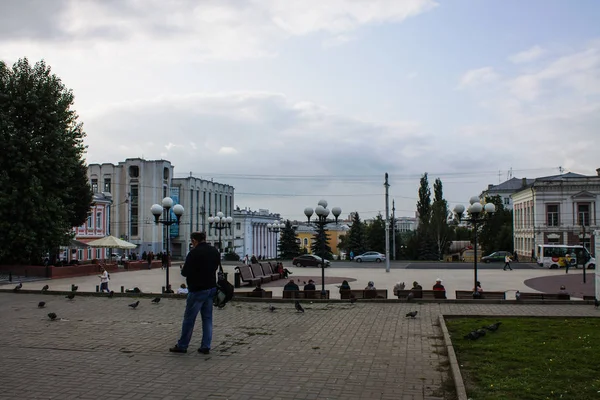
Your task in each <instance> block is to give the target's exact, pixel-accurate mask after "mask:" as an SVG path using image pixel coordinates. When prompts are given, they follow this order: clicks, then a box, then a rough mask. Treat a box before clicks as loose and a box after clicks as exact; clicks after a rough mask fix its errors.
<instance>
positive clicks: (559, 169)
mask: <svg viewBox="0 0 600 400" xmlns="http://www.w3.org/2000/svg"><path fill="white" fill-rule="evenodd" d="M558 172H559V173H560V174H561V175H562V174H563V172H564V169H563V167H562V166H559V167H558Z"/></svg>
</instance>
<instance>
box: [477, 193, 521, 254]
mask: <svg viewBox="0 0 600 400" xmlns="http://www.w3.org/2000/svg"><path fill="white" fill-rule="evenodd" d="M485 201H486V203H494V205H495V206H496V212H495V213H494V214H492V215H491V216H487V217H486V222H485V223H484V224H482V226H481V229H480V230H479V235H478V238H479V243H480V244H481V247H482V250H483V252H484V254H489V253H492V252H494V251H510V252H512V251H513V227H512V226H513V225H512V224H513V217H512V211H511V210H507V209H506V208H504V204H503V202H502V197H500V196H492V197H486V199H485Z"/></svg>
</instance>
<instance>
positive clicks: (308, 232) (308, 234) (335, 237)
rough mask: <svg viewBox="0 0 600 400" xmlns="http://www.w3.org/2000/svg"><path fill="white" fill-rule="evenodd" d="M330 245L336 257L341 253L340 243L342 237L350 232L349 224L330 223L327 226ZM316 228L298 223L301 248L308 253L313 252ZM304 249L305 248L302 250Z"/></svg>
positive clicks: (297, 230)
mask: <svg viewBox="0 0 600 400" xmlns="http://www.w3.org/2000/svg"><path fill="white" fill-rule="evenodd" d="M326 229H327V237H328V238H329V240H328V243H327V244H328V245H329V247H330V248H331V252H332V253H333V255H334V256H336V258H337V257H338V256H339V255H340V252H341V250H340V249H338V245H339V244H340V241H341V240H340V237H342V236H344V235H345V234H346V233H348V230H349V228H348V226H347V225H341V224H337V225H336V224H328V225H327V227H326ZM315 233H316V228H315V227H313V226H309V225H306V224H302V225H298V226H297V228H296V237H297V238H298V239H300V249H301V250H302V249H306V251H307V252H308V254H312V251H311V246H312V243H313V241H314V236H315ZM302 251H304V250H302Z"/></svg>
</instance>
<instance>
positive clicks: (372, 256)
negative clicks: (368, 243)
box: [354, 251, 385, 263]
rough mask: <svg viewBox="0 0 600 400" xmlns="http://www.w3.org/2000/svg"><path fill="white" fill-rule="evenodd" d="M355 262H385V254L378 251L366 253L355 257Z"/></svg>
mask: <svg viewBox="0 0 600 400" xmlns="http://www.w3.org/2000/svg"><path fill="white" fill-rule="evenodd" d="M354 261H356V262H358V263H360V262H363V261H375V262H378V263H380V262H382V261H385V254H381V253H378V252H376V251H367V252H366V253H363V254H361V255H359V256H356V257H354Z"/></svg>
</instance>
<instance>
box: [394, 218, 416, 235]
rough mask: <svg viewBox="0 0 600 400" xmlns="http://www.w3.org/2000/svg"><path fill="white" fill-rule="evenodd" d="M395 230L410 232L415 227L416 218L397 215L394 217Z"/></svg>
mask: <svg viewBox="0 0 600 400" xmlns="http://www.w3.org/2000/svg"><path fill="white" fill-rule="evenodd" d="M395 229H396V232H401V233H403V232H412V231H415V230H416V229H417V218H416V217H397V218H396V227H395Z"/></svg>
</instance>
